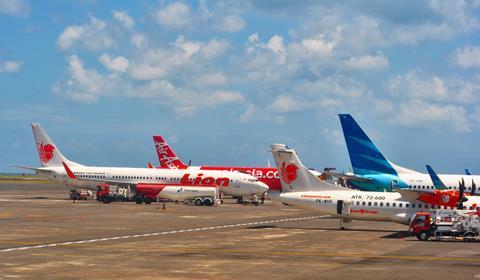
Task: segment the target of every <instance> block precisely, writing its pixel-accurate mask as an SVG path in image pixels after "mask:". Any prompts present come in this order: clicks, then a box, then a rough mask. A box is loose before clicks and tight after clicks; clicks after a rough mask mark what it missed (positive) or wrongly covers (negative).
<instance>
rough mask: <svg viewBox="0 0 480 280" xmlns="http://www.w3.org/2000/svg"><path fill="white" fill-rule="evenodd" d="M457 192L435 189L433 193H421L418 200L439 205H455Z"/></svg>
mask: <svg viewBox="0 0 480 280" xmlns="http://www.w3.org/2000/svg"><path fill="white" fill-rule="evenodd" d="M458 199H459V194H458V191H455V190H435V193H434V194H422V195H420V197H419V198H418V200H420V201H422V202H425V203H429V204H433V205H440V206H447V207H457V205H458Z"/></svg>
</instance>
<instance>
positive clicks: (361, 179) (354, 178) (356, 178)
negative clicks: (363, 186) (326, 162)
mask: <svg viewBox="0 0 480 280" xmlns="http://www.w3.org/2000/svg"><path fill="white" fill-rule="evenodd" d="M326 173H327V174H329V175H332V176H334V177H337V178H340V179H344V180H352V181H357V182H372V181H373V180H372V179H369V178H365V177H360V176H356V175H348V174H343V173H336V172H331V171H326Z"/></svg>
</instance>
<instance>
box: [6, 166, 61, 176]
mask: <svg viewBox="0 0 480 280" xmlns="http://www.w3.org/2000/svg"><path fill="white" fill-rule="evenodd" d="M12 166H13V167H15V168H20V169H26V170H31V171H35V172H38V173H43V174H50V173H52V172H53V171H51V170H46V169H43V168H38V167H30V166H21V165H12Z"/></svg>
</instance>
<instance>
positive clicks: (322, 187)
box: [271, 144, 480, 228]
mask: <svg viewBox="0 0 480 280" xmlns="http://www.w3.org/2000/svg"><path fill="white" fill-rule="evenodd" d="M271 151H272V154H273V157H274V159H275V164H276V166H277V169H278V171H279V174H280V181H281V184H282V192H281V193H279V194H277V195H271V198H272V199H274V200H279V201H281V202H283V203H286V204H288V205H293V206H298V207H303V208H309V209H316V210H318V211H320V212H323V213H325V214H328V215H331V216H334V217H338V218H340V227H341V228H344V223H345V222H351V221H352V220H370V221H390V222H396V223H400V224H405V225H408V224H409V222H410V220H411V218H412V217H413V215H414V214H415V213H417V212H419V211H430V210H431V209H440V208H441V206H440V205H438V204H431V203H426V202H424V201H422V200H420V198H421V193H419V192H416V191H411V190H401V191H398V192H384V191H382V192H374V191H372V192H365V191H360V190H352V189H349V188H345V187H342V186H338V185H334V184H330V183H327V182H325V181H322V180H319V179H318V177H316V176H314V175H312V174H311V173H310V172H309V171H308V169H307V168H305V166H304V165H303V164H302V162H301V161H300V159H299V158H298V156H297V153H296V152H295V150H294V149H291V148H289V147H288V146H286V145H283V144H272V145H271ZM425 195H427V194H426V193H425ZM432 196H433V197H436V200H437V201H436V202H439V201H441V198H442V197H441V196H438V194H432ZM460 201H462V205H460V206H461V207H462V208H466V209H470V210H476V211H480V207H478V206H479V205H480V197H476V196H470V197H468V198H467V199H463V197H462V198H461V199H459V202H460ZM457 207H458V205H457ZM443 208H446V206H443Z"/></svg>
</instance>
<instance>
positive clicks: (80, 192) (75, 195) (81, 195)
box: [70, 189, 93, 200]
mask: <svg viewBox="0 0 480 280" xmlns="http://www.w3.org/2000/svg"><path fill="white" fill-rule="evenodd" d="M89 198H93V193H92V191H91V190H87V189H71V190H70V199H71V200H87V199H89Z"/></svg>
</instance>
